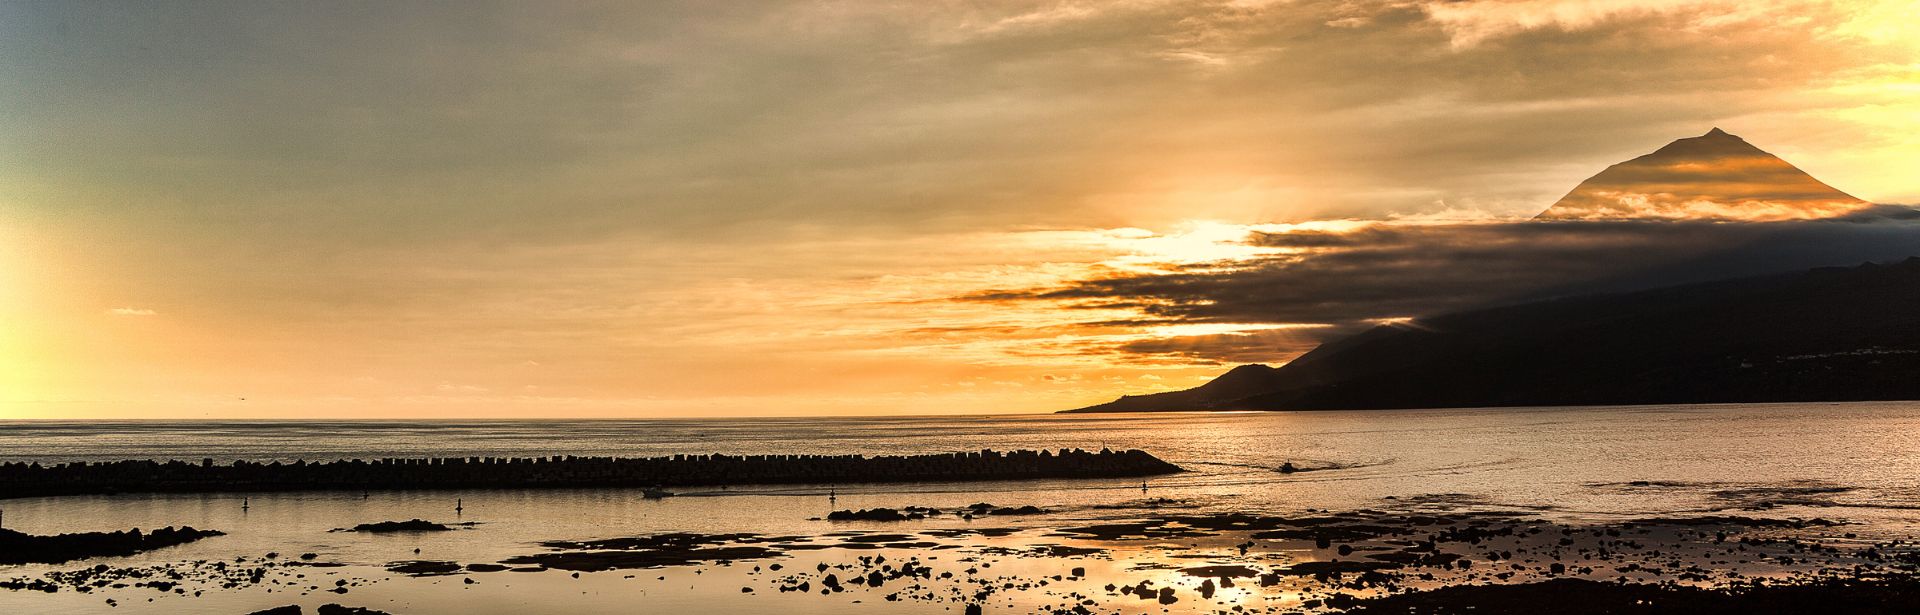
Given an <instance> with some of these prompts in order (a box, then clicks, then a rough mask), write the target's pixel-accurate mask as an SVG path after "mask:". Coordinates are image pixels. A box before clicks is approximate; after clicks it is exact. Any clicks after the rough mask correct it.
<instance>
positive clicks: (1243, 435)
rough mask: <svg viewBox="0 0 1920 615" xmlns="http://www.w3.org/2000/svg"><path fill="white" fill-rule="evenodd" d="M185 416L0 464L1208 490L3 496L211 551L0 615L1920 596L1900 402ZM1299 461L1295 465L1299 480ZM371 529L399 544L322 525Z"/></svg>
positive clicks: (897, 488) (112, 568)
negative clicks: (609, 461) (884, 476)
mask: <svg viewBox="0 0 1920 615" xmlns="http://www.w3.org/2000/svg"><path fill="white" fill-rule="evenodd" d="M1783 425H1794V426H1797V427H1795V428H1793V429H1784V428H1783ZM192 427H193V428H194V429H195V430H198V433H206V434H214V435H209V436H202V437H201V440H199V441H197V442H192V441H186V440H185V439H182V438H180V437H178V435H177V434H178V433H180V431H181V429H184V428H180V429H176V426H174V425H171V424H157V425H150V426H139V425H136V426H124V425H123V426H107V427H101V426H95V425H75V426H71V427H63V426H52V425H44V424H35V425H32V426H30V427H29V428H27V429H26V430H25V431H14V432H7V433H0V457H5V458H8V459H14V460H20V459H24V458H27V457H31V455H32V454H33V451H34V450H43V451H48V452H43V453H41V454H42V455H44V456H45V457H44V458H45V459H56V458H57V459H61V460H98V459H114V458H139V457H140V456H141V455H140V453H141V452H142V451H154V452H152V453H150V455H151V456H152V457H153V458H161V459H164V458H168V457H166V456H165V454H164V453H165V452H166V451H169V450H173V451H179V452H180V453H182V454H181V455H180V456H181V457H182V458H189V459H197V458H198V457H200V456H202V453H201V451H206V450H223V451H232V452H233V454H235V455H259V454H261V451H263V450H266V447H268V446H269V445H271V446H272V447H274V448H272V450H274V451H277V452H279V453H280V454H282V455H285V456H287V457H286V458H298V459H307V460H321V459H337V458H348V457H349V456H351V455H356V454H363V455H369V456H372V455H380V456H401V455H407V454H425V455H433V454H439V453H438V452H439V451H444V454H447V455H501V456H514V455H523V454H524V455H538V454H541V452H542V451H557V450H576V451H580V452H581V453H582V454H595V455H660V454H673V452H674V451H676V450H683V451H684V450H697V451H712V452H725V453H728V454H753V453H756V452H795V453H808V454H828V453H832V452H835V451H841V452H847V453H860V454H911V453H918V452H943V451H944V452H953V451H959V450H978V449H981V448H993V447H999V448H1015V447H1032V448H1040V447H1049V448H1056V449H1057V448H1060V447H1085V448H1088V449H1092V450H1097V449H1098V448H1101V447H1103V446H1111V447H1113V448H1121V447H1125V448H1140V449H1143V450H1147V451H1149V452H1152V453H1154V454H1155V455H1157V456H1161V457H1163V458H1165V459H1167V460H1168V461H1170V462H1173V463H1176V464H1178V465H1179V466H1181V467H1183V468H1187V469H1188V470H1189V471H1188V472H1184V473H1180V474H1175V475H1168V476H1163V477H1153V478H1147V479H1138V478H1130V479H1075V480H1065V479H1047V480H1033V481H991V482H946V483H898V484H885V485H853V484H819V485H803V484H792V485H736V486H727V487H711V488H687V489H674V490H673V491H674V494H673V495H672V496H671V497H666V498H663V499H656V498H648V497H646V494H645V493H644V492H643V491H642V490H638V489H537V490H512V489H493V490H426V491H407V490H399V491H381V490H371V491H302V492H256V493H213V494H194V493H162V494H113V495H80V496H58V497H34V498H12V499H5V500H0V508H4V509H5V517H4V518H5V526H6V527H7V528H8V529H11V530H17V531H20V532H23V533H26V534H31V535H36V536H46V535H54V534H61V533H75V532H109V531H124V530H128V529H131V528H145V529H147V530H148V531H151V530H152V529H154V528H161V527H166V526H174V527H182V526H192V527H194V528H199V530H200V531H219V532H222V533H223V535H217V536H206V537H202V538H200V539H198V540H194V541H192V542H187V543H183V544H177V545H173V546H167V547H164V548H158V549H154V550H150V551H145V552H141V553H135V554H129V555H115V556H108V557H98V558H91V559H82V560H76V561H69V562H65V563H59V564H49V563H35V564H14V565H5V566H0V587H4V588H5V589H0V612H9V613H11V612H21V613H126V612H134V613H235V614H244V613H253V612H257V611H262V610H266V609H271V608H281V607H286V606H296V605H297V606H300V607H302V609H303V612H306V613H313V612H317V609H318V608H320V607H322V606H325V605H328V604H337V605H341V606H342V607H348V608H365V609H372V610H375V611H379V612H384V613H391V614H393V615H410V614H421V615H442V614H445V615H452V614H455V613H461V614H472V613H539V612H565V613H589V614H591V613H631V612H635V611H642V612H733V613H780V614H782V615H789V614H809V613H928V614H933V613H947V614H959V613H967V612H969V609H970V607H979V608H980V610H981V612H982V613H1035V612H1039V613H1048V612H1071V613H1080V612H1087V613H1141V614H1147V613H1248V612H1253V613H1289V612H1299V613H1332V612H1342V611H1358V612H1367V613H1427V612H1457V611H1448V610H1446V609H1449V608H1464V606H1463V605H1471V606H1473V607H1474V609H1475V610H1474V611H1473V612H1476V613H1490V612H1491V613H1499V612H1515V613H1519V612H1539V611H1540V607H1539V605H1538V602H1539V601H1540V600H1543V599H1547V598H1548V597H1551V596H1570V597H1571V598H1566V599H1565V600H1571V601H1572V603H1571V604H1574V605H1577V606H1580V607H1583V608H1584V607H1592V610H1590V611H1589V612H1662V611H1658V610H1649V607H1646V605H1647V604H1655V605H1684V606H1686V610H1687V612H1688V613H1689V614H1690V615H1692V614H1697V613H1712V612H1716V611H1714V610H1712V609H1713V608H1724V609H1736V608H1737V609H1739V610H1742V612H1766V611H1764V610H1755V609H1756V608H1757V607H1760V606H1768V605H1794V604H1800V605H1805V604H1807V603H1808V601H1813V600H1819V601H1828V602H1830V603H1831V604H1835V605H1851V606H1847V608H1851V609H1853V611H1852V612H1860V613H1870V612H1905V610H1904V609H1902V610H1895V611H1874V610H1872V609H1874V608H1879V607H1876V606H1875V605H1881V606H1885V605H1887V604H1895V605H1906V604H1911V603H1912V601H1911V600H1910V598H1911V596H1912V593H1911V586H1912V585H1911V584H1912V581H1911V575H1912V574H1913V573H1914V566H1915V563H1916V559H1917V556H1916V555H1915V553H1914V552H1915V550H1916V546H1915V543H1914V540H1915V538H1916V537H1920V523H1917V522H1916V520H1920V513H1916V510H1920V483H1917V482H1916V477H1920V467H1916V466H1915V465H1914V464H1915V463H1916V461H1915V457H1914V456H1913V455H1911V454H1910V451H1912V450H1915V449H1916V447H1920V442H1916V441H1915V439H1914V438H1915V437H1916V436H1913V435H1912V434H1916V433H1920V407H1916V406H1914V405H1912V404H1850V405H1804V406H1791V405H1788V406H1778V405H1776V406H1729V407H1717V408H1697V407H1674V408H1644V407H1643V408H1616V409H1561V410H1551V411H1548V410H1540V411H1528V410H1519V411H1515V410H1501V411H1423V412H1412V411H1410V412H1375V413H1310V414H1307V413H1281V414H1256V415H1182V416H1152V417H1093V418H1086V417H1058V418H1056V417H1045V418H1037V417H1013V418H993V419H888V420H858V421H853V420H838V421H834V420H819V421H795V422H789V423H785V424H779V425H754V424H745V423H741V422H728V421H682V422H577V423H570V422H550V423H543V422H509V423H469V424H462V423H454V424H440V423H418V424H414V423H407V424H394V423H376V424H361V423H330V424H327V425H319V426H303V425H291V426H289V425H279V424H264V425H260V424H232V425H226V426H224V427H222V428H220V429H207V428H206V426H204V425H195V426H192ZM136 428H137V429H136ZM103 431H112V432H113V435H112V436H111V437H107V436H104V435H100V434H101V433H102V432H103ZM421 434H436V435H438V436H439V437H438V440H437V441H436V443H435V444H434V445H433V446H434V447H437V448H433V449H431V450H426V451H422V450H420V449H410V448H408V447H417V446H422V445H421V444H419V442H420V440H419V438H418V436H419V435H421ZM96 442H97V443H102V444H95V443H96ZM106 443H110V446H105V445H103V444H106ZM1679 443H1687V444H1688V446H1685V447H1682V446H1678V444H1679ZM567 447H572V448H567ZM189 448H190V449H192V451H191V452H188V451H187V449H189ZM251 458H256V459H258V458H264V457H251ZM1289 462H1291V463H1292V464H1294V466H1295V468H1296V470H1297V471H1296V472H1293V473H1284V472H1281V471H1280V468H1281V467H1282V466H1283V465H1284V464H1286V463H1289ZM1299 470H1304V471H1299ZM1143 483H1144V484H1143ZM1029 507H1030V508H1029ZM863 511H864V512H863ZM835 513H843V514H840V515H836V514H835ZM996 513H998V514H996ZM414 520H418V522H415V521H414ZM360 526H367V527H369V528H395V529H398V530H399V531H391V532H354V531H333V530H338V529H351V528H356V527H360ZM437 527H446V528H449V530H447V531H439V530H436V529H434V528H437ZM1542 584H1546V585H1542ZM1735 594H1737V595H1735ZM1903 601H1904V602H1903ZM1503 605H1504V606H1503ZM1515 605H1519V606H1515ZM1528 605H1532V606H1528ZM1621 605H1627V607H1631V608H1627V607H1622V606H1621ZM1712 605H1721V606H1720V607H1714V606H1712ZM1615 607H1619V608H1615ZM1501 608H1507V609H1508V610H1505V611H1502V610H1500V609H1501ZM1555 608H1556V609H1557V610H1558V611H1559V612H1576V611H1567V609H1568V608H1571V607H1569V606H1568V604H1556V605H1555ZM1609 609H1611V610H1609ZM1669 612H1670V611H1669ZM1719 612H1729V611H1725V610H1723V611H1719ZM1779 612H1793V611H1790V610H1789V611H1779Z"/></svg>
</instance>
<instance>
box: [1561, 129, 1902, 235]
mask: <svg viewBox="0 0 1920 615" xmlns="http://www.w3.org/2000/svg"><path fill="white" fill-rule="evenodd" d="M1870 206H1871V204H1870V203H1867V202H1866V201H1862V200H1860V199H1857V198H1854V197H1853V196H1852V195H1849V194H1847V193H1845V192H1841V191H1839V190H1837V189H1835V188H1834V187H1832V186H1829V185H1827V184H1825V183H1823V182H1821V181H1820V180H1818V179H1814V178H1813V176H1811V175H1808V174H1807V173H1806V172H1805V171H1802V170H1800V169H1799V168H1798V167H1795V166H1793V165H1792V164H1788V163H1787V161H1785V160H1781V159H1780V158H1779V157H1777V156H1774V155H1773V154H1769V153H1767V152H1766V151H1764V150H1761V149H1760V148H1757V147H1754V146H1753V145H1752V144H1749V143H1747V142H1746V140H1744V139H1741V138H1740V137H1737V136H1734V135H1731V134H1728V133H1727V132H1726V131H1723V130H1720V129H1719V128H1715V129H1713V130H1712V131H1709V132H1708V133H1707V134H1704V135H1701V136H1698V137H1693V138H1689V139H1680V140H1677V141H1674V142H1672V143H1669V144H1667V145H1666V147H1662V148H1660V149H1659V150H1656V151H1654V152H1653V153H1651V154H1647V155H1645V156H1641V157H1639V158H1634V159H1632V160H1628V161H1626V162H1622V163H1619V164H1616V165H1613V166H1611V167H1607V169H1606V170H1605V171H1601V172H1600V174H1598V175H1595V176H1593V177H1591V178H1588V179H1587V180H1586V181H1584V182H1581V183H1580V185H1579V186H1576V187H1574V189H1573V191H1572V192H1569V193H1567V195H1566V196H1565V197H1562V198H1561V199H1560V200H1559V201H1558V202H1556V203H1554V204H1553V206H1552V207H1549V208H1547V210H1546V211H1544V212H1542V213H1541V214H1540V215H1539V218H1541V219H1549V220H1566V219H1608V218H1638V219H1645V218H1674V219H1681V218H1685V219H1699V218H1720V219H1733V220H1795V219H1812V218H1831V217H1835V216H1841V215H1845V214H1848V213H1851V212H1854V211H1858V210H1860V209H1863V208H1866V207H1870Z"/></svg>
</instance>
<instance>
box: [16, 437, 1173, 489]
mask: <svg viewBox="0 0 1920 615" xmlns="http://www.w3.org/2000/svg"><path fill="white" fill-rule="evenodd" d="M1180 471H1182V470H1181V469H1180V467H1179V466H1175V465H1173V464H1171V463H1167V462H1165V461H1162V460H1160V459H1159V458H1157V457H1154V456H1153V455H1151V454H1148V453H1147V452H1145V451H1140V450H1127V451H1112V450H1106V449H1102V450H1100V451H1098V452H1089V451H1084V450H1080V449H1061V450H1059V451H1049V450H1039V451H1008V452H1000V451H994V450H982V451H978V452H966V453H947V454H933V455H911V456H876V457H868V456H865V455H745V456H741V455H674V456H672V457H647V458H619V457H575V456H571V455H569V456H555V457H534V458H506V457H455V458H432V459H372V460H363V459H352V460H344V461H329V462H320V463H308V462H305V461H296V462H293V463H281V462H273V463H254V462H249V461H236V462H233V463H231V464H219V463H215V462H214V461H213V460H211V459H206V460H202V461H201V462H200V463H198V464H194V463H186V462H181V461H167V462H159V461H117V462H108V463H90V462H74V463H63V464H55V465H41V464H38V463H31V464H22V463H9V464H0V498H8V497H36V496H53V495H77V494H98V493H149V492H221V491H304V490H356V491H364V490H371V489H491V488H501V489H525V488H582V487H661V486H675V487H680V486H704V485H746V484H799V483H809V484H843V483H886V482H941V481H981V480H1024V479H1045V478H1127V477H1139V476H1154V475H1160V474H1171V473H1175V472H1180Z"/></svg>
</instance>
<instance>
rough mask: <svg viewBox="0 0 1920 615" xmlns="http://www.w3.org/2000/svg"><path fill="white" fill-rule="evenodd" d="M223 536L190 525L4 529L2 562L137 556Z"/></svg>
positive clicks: (0, 541)
mask: <svg viewBox="0 0 1920 615" xmlns="http://www.w3.org/2000/svg"><path fill="white" fill-rule="evenodd" d="M220 535H221V533H220V532H216V531H213V530H196V529H193V528H190V527H183V528H180V529H174V528H172V527H166V528H161V529H157V530H154V531H152V532H145V533H143V532H141V531H140V530H138V529H133V530H127V531H123V532H82V533H76V534H59V535H55V536H35V535H32V534H24V533H21V532H16V531H13V530H7V529H0V564H58V563H61V562H67V561H73V560H77V559H86V558H89V557H114V556H122V555H133V554H135V553H141V552H145V551H152V550H154V549H164V548H166V547H171V546H174V545H183V544H186V543H189V542H193V541H195V540H199V539H202V538H206V537H208V536H220Z"/></svg>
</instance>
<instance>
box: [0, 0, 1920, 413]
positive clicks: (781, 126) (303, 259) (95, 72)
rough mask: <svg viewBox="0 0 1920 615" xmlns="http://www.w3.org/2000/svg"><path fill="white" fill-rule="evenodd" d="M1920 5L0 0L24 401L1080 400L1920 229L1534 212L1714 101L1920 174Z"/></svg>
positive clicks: (1833, 179) (1683, 129)
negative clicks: (1492, 304)
mask: <svg viewBox="0 0 1920 615" xmlns="http://www.w3.org/2000/svg"><path fill="white" fill-rule="evenodd" d="M1916 6H1917V5H1916V3H1915V2H1913V1H1912V0H1886V1H1871V0H1869V1H1860V2H1848V1H1834V2H1802V1H1767V0H1745V1H1697V0H1615V1H1603V0H1513V1H1434V2H1420V1H1390V2H1365V1H1337V2H1336V1H1315V0H1298V1H1284V0H1275V1H1258V0H1238V1H1219V2H1206V1H1186V0H1181V1H1124V0H1123V1H1112V2H995V1H971V2H903V3H895V2H877V1H869V2H712V1H704V2H684V3H681V2H640V3H632V2H629V3H607V4H604V5H591V4H587V3H560V4H554V3H544V2H525V3H513V4H500V5H494V4H487V3H480V2H446V3H425V2H406V3H388V2H366V3H348V2H326V3H259V2H238V3H231V4H222V3H210V2H196V3H172V2H133V3H93V2H88V3H72V2H70V3H25V2H9V3H0V114H3V115H0V117H4V118H5V120H4V121H0V418H83V417H135V418H142V417H153V418H160V417H510V416H511V417H571V416H593V417H613V416H634V417H656V416H658V417H670V416H741V415H792V414H834V415H842V414H846V415H853V414H881V413H991V412H1037V411H1050V410H1058V409H1064V408H1070V407H1076V406H1081V405H1087V404H1090V403H1095V402H1100V401H1106V400H1108V399H1111V398H1113V397H1116V396H1118V395H1120V394H1123V393H1144V392H1152V391H1159V390H1166V389H1169V388H1175V387H1186V386H1192V385H1195V384H1198V383H1200V382H1203V381H1204V380H1205V379H1207V378H1209V377H1211V376H1213V375H1216V374H1218V373H1220V372H1222V371H1225V370H1226V369H1227V368H1228V367H1229V366H1231V365H1232V364H1236V363H1241V362H1267V363H1278V362H1284V361H1285V360H1287V359H1288V358H1291V357H1293V356H1295V355H1297V354H1298V353H1300V352H1303V351H1305V350H1307V349H1310V348H1312V347H1313V346H1314V345H1315V344H1317V343H1319V342H1320V341H1323V340H1325V339H1327V338H1328V337H1330V336H1334V335H1339V334H1343V333H1347V332H1351V331H1354V330H1356V329H1357V328H1359V327H1365V326H1371V325H1374V324H1379V323H1393V322H1400V321H1401V319H1404V318H1406V317H1411V316H1417V315H1421V314H1429V313H1433V312H1434V311H1436V310H1445V309H1458V308H1462V307H1467V306H1471V305H1475V304H1477V303H1481V302H1486V301H1494V300H1500V299H1504V298H1510V297H1521V296H1533V295H1538V294H1541V293H1551V292H1554V291H1557V290H1564V289H1562V288H1560V287H1557V286H1555V285H1556V284H1559V283H1561V282H1562V281H1565V280H1569V279H1573V278H1582V279H1585V278H1598V277H1606V276H1609V275H1613V274H1616V273H1619V272H1621V271H1625V269H1619V270H1614V269H1608V270H1606V271H1601V270H1598V269H1595V268H1594V267H1596V265H1595V263H1596V262H1597V261H1604V262H1605V263H1606V264H1607V265H1608V266H1610V267H1621V268H1624V267H1628V266H1637V265H1650V264H1653V263H1654V262H1655V261H1656V260H1659V259H1664V258H1667V257H1673V256H1697V255H1698V254H1699V253H1698V252H1695V250H1704V249H1705V248H1704V247H1701V246H1714V245H1734V244H1738V245H1752V244H1753V243H1755V242H1754V241H1753V240H1754V239H1755V238H1759V237H1777V236H1778V235H1774V234H1773V233H1776V232H1787V233H1790V234H1791V236H1793V237H1798V238H1809V237H1824V238H1827V239H1829V240H1831V239H1832V238H1833V237H1836V236H1837V235H1836V233H1843V232H1844V233H1846V234H1847V237H1848V239H1846V240H1845V241H1836V243H1844V244H1846V245H1850V246H1854V245H1874V246H1882V247H1886V249H1887V250H1893V251H1897V250H1899V249H1903V248H1902V246H1907V245H1912V246H1915V247H1914V250H1913V252H1915V253H1920V244H1912V243H1906V242H1907V240H1909V239H1912V238H1914V237H1920V235H1916V234H1910V233H1908V231H1910V230H1913V229H1912V228H1910V225H1907V224H1904V223H1901V224H1895V223H1889V224H1890V226H1876V227H1875V228H1873V229H1869V230H1860V229H1858V228H1854V227H1848V229H1847V230H1845V231H1835V230H1833V229H1832V228H1828V227H1819V228H1812V227H1798V226H1796V227H1793V228H1791V229H1786V230H1784V231H1782V229H1781V227H1775V226H1769V225H1768V223H1745V222H1739V223H1735V222H1701V221H1694V222H1687V221H1681V222H1662V223H1659V224H1658V225H1652V224H1649V223H1643V222H1633V221H1615V222H1586V223H1579V222H1528V219H1529V218H1531V217H1533V216H1534V215H1535V214H1537V213H1539V212H1540V211H1541V210H1543V209H1545V208H1546V207H1547V206H1548V205H1551V204H1553V203H1554V202H1555V201H1556V200H1557V199H1560V198H1561V197H1562V196H1563V195H1565V194H1567V192H1568V190H1569V189H1571V188H1573V187H1574V186H1575V185H1578V184H1580V183H1581V181H1582V180H1584V179H1586V178H1588V177H1591V176H1593V175H1594V174H1596V173H1599V172H1600V171H1601V170H1602V169H1605V168H1606V167H1607V166H1608V165H1611V164H1614V163H1617V162H1621V161H1624V160H1628V159H1631V158H1634V157H1636V156H1640V155H1643V154H1647V153H1648V152H1651V151H1653V150H1655V149H1657V148H1659V147H1661V146H1662V145H1664V144H1666V143H1668V142H1670V141H1672V140H1674V139H1678V138H1683V137H1695V136H1699V135H1701V134H1702V133H1705V132H1707V131H1708V130H1709V129H1710V128H1713V127H1716V126H1717V127H1720V128H1723V129H1725V130H1727V131H1728V132H1731V133H1734V134H1737V135H1739V136H1741V137H1744V138H1745V139H1746V140H1747V141H1749V142H1751V143H1753V144H1754V145H1757V146H1759V147H1761V148H1763V149H1765V150H1766V151H1768V152H1771V153H1772V154H1776V155H1778V156H1780V157H1781V158H1783V159H1785V160H1787V161H1790V162H1791V163H1792V164H1793V165H1795V166H1798V167H1799V168H1800V169H1803V170H1805V171H1807V172H1808V173H1810V174H1812V175H1813V176H1815V177H1817V178H1818V179H1819V180H1820V181H1823V182H1825V183H1827V184H1830V185H1832V186H1833V187H1835V188H1838V189H1840V190H1842V191H1845V192H1846V193H1848V194H1851V195H1853V196H1855V197H1859V198H1860V199H1864V200H1866V201H1870V202H1873V203H1900V204H1914V203H1920V172H1917V171H1916V169H1920V25H1916V24H1920V8H1916ZM1861 237H1867V238H1868V239H1867V240H1864V241H1863V240H1861V239H1860V238H1861ZM1703 238H1710V240H1709V239H1703ZM1876 242H1878V243H1876ZM1779 245H1785V243H1784V242H1783V243H1780V244H1779ZM1793 245H1796V246H1806V245H1813V243H1811V242H1798V243H1793ZM1889 253H1890V254H1891V253H1892V252H1889ZM1849 254H1851V253H1849ZM1823 255H1824V256H1822V257H1823V258H1833V254H1832V253H1823ZM1636 259H1639V260H1636ZM1774 262H1775V261H1764V260H1756V259H1748V260H1745V261H1742V263H1744V264H1742V265H1741V267H1746V268H1752V269H1755V270H1756V271H1757V270H1762V269H1765V267H1766V266H1767V265H1768V264H1770V263H1774ZM1778 262H1779V263H1783V264H1795V263H1799V262H1800V261H1797V260H1794V261H1789V260H1781V261H1778ZM1583 276H1584V277H1583Z"/></svg>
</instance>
